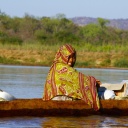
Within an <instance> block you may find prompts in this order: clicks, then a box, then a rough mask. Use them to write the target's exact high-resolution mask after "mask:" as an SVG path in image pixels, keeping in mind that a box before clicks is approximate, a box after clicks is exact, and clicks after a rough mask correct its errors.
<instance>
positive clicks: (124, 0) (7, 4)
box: [0, 0, 128, 19]
mask: <svg viewBox="0 0 128 128" xmlns="http://www.w3.org/2000/svg"><path fill="white" fill-rule="evenodd" d="M0 10H1V12H4V13H5V14H7V15H9V16H12V17H13V16H18V17H23V16H24V15H25V13H27V14H29V15H33V16H36V17H43V16H48V17H53V16H56V14H59V13H61V14H65V16H66V18H73V17H80V16H86V17H93V18H97V17H101V18H107V19H119V18H123V19H128V0H0Z"/></svg>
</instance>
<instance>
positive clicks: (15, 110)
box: [0, 99, 128, 117]
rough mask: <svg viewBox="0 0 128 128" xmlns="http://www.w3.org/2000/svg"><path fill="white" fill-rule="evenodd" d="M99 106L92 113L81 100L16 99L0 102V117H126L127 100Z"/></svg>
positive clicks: (104, 103)
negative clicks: (104, 115) (105, 115)
mask: <svg viewBox="0 0 128 128" xmlns="http://www.w3.org/2000/svg"><path fill="white" fill-rule="evenodd" d="M100 105H101V108H100V110H99V111H94V110H93V109H92V108H91V107H90V106H88V105H87V104H85V102H84V101H82V100H79V101H43V100H42V99H17V100H13V101H1V102H0V117H12V116H36V117H45V116H87V115H101V114H107V115H113V116H114V115H118V116H119V115H120V116H126V115H128V100H100Z"/></svg>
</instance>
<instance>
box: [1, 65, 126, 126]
mask: <svg viewBox="0 0 128 128" xmlns="http://www.w3.org/2000/svg"><path fill="white" fill-rule="evenodd" d="M48 70H49V67H37V66H9V65H0V89H2V90H4V91H6V92H9V93H10V94H12V95H14V96H15V97H16V98H41V97H42V95H43V88H44V83H45V79H46V76H47V73H48ZM77 70H79V71H80V72H82V73H84V74H87V75H92V76H95V77H96V78H97V79H99V80H100V81H101V82H102V83H120V82H121V81H122V80H127V79H128V70H114V69H89V68H78V69H77ZM0 127H3V128H6V127H7V128H8V127H12V128H14V127H16V128H17V127H42V128H70V127H71V128H90V127H104V128H107V127H118V128H119V127H128V116H125V117H109V116H95V115H93V116H87V117H61V115H60V117H45V118H42V117H41V118H37V117H22V118H21V117H15V118H14V117H13V118H10V117H9V118H2V117H0Z"/></svg>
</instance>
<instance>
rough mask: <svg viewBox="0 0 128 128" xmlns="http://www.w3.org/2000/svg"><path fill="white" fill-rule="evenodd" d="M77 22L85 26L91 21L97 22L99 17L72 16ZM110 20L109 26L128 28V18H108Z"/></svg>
mask: <svg viewBox="0 0 128 128" xmlns="http://www.w3.org/2000/svg"><path fill="white" fill-rule="evenodd" d="M70 20H72V21H73V22H74V23H75V24H78V25H80V26H84V25H87V24H90V23H97V18H91V17H74V18H70ZM107 20H109V21H110V23H109V24H108V26H111V27H114V28H117V29H123V30H128V19H107Z"/></svg>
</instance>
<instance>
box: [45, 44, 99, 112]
mask: <svg viewBox="0 0 128 128" xmlns="http://www.w3.org/2000/svg"><path fill="white" fill-rule="evenodd" d="M72 53H75V50H74V48H73V47H72V46H71V45H68V44H66V45H63V46H62V47H60V49H59V50H58V52H57V54H56V56H55V59H54V61H53V64H52V66H51V68H50V71H49V73H48V76H47V79H46V83H45V88H44V96H43V100H51V99H52V98H54V97H55V96H63V95H65V96H68V97H72V98H73V99H81V100H84V101H85V102H86V103H87V104H89V105H90V106H91V107H92V108H94V109H95V110H98V109H99V98H98V95H97V88H96V79H95V78H94V77H92V76H85V75H84V74H82V73H80V72H78V71H76V70H75V69H74V68H72V67H70V66H68V64H67V62H68V57H69V56H70V55H71V54H72Z"/></svg>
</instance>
